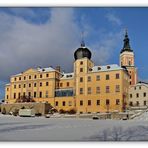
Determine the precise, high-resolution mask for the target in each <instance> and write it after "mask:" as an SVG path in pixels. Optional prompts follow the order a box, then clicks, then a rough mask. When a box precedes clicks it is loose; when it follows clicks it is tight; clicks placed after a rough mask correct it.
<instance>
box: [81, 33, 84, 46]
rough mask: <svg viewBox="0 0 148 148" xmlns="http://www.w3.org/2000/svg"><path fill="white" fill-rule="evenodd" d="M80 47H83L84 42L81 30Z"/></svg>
mask: <svg viewBox="0 0 148 148" xmlns="http://www.w3.org/2000/svg"><path fill="white" fill-rule="evenodd" d="M81 47H85V42H84V32H83V31H82V32H81Z"/></svg>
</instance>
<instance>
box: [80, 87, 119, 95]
mask: <svg viewBox="0 0 148 148" xmlns="http://www.w3.org/2000/svg"><path fill="white" fill-rule="evenodd" d="M105 92H106V93H110V86H106V91H105ZM115 92H120V85H116V86H115ZM83 93H84V91H83V88H80V94H83ZM87 93H88V94H91V93H92V88H91V87H88V88H87ZM96 93H97V94H98V93H101V89H100V87H96Z"/></svg>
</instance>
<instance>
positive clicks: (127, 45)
mask: <svg viewBox="0 0 148 148" xmlns="http://www.w3.org/2000/svg"><path fill="white" fill-rule="evenodd" d="M123 41H124V45H123V48H122V50H121V52H120V53H122V52H124V51H128V52H133V50H132V49H131V47H130V44H129V38H128V33H127V30H126V31H125V37H124V40H123Z"/></svg>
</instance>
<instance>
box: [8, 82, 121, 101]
mask: <svg viewBox="0 0 148 148" xmlns="http://www.w3.org/2000/svg"><path fill="white" fill-rule="evenodd" d="M115 92H120V85H116V87H115ZM30 93H31V92H29V96H31V94H30ZM83 93H84V92H83V88H80V94H83ZM87 93H88V94H91V93H92V89H91V87H88V89H87ZM99 93H101V90H100V87H96V94H99ZM106 93H110V87H109V86H106ZM18 96H19V97H20V93H19V94H18ZM23 96H25V92H24V94H23ZM34 97H37V96H36V92H34ZM39 97H40V98H42V92H40V95H39ZM15 98H16V93H14V99H15ZM46 98H48V91H46ZM7 99H8V97H7Z"/></svg>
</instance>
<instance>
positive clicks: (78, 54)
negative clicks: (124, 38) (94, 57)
mask: <svg viewBox="0 0 148 148" xmlns="http://www.w3.org/2000/svg"><path fill="white" fill-rule="evenodd" d="M85 57H86V58H88V59H91V52H90V50H89V49H88V48H87V47H85V43H84V41H82V42H81V47H79V48H78V49H77V50H76V51H75V53H74V58H75V60H77V59H82V58H85Z"/></svg>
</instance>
